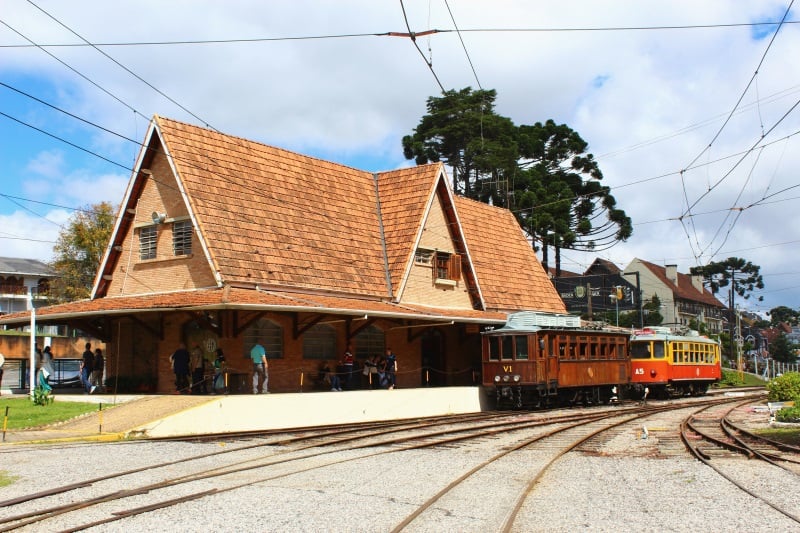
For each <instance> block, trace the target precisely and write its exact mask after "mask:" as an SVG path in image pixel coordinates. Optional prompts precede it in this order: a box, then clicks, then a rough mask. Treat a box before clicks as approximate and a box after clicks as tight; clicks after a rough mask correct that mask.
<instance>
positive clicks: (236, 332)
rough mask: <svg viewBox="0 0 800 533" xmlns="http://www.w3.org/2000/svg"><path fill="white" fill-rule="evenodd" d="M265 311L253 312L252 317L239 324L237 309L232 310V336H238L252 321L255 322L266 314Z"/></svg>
mask: <svg viewBox="0 0 800 533" xmlns="http://www.w3.org/2000/svg"><path fill="white" fill-rule="evenodd" d="M266 314H267V313H266V311H259V312H257V313H255V314H254V315H253V316H252V317H250V318H248V319H247V320H245V321H244V322H243V323H242V324H239V311H238V310H237V311H234V315H233V336H234V337H238V336H239V335H241V334H242V332H243V331H244V330H246V329H247V328H249V327H250V326H251V325H252V324H253V322H256V321H258V320H260V319H261V318H263V317H264V316H266Z"/></svg>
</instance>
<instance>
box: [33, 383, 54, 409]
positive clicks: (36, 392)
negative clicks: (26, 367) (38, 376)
mask: <svg viewBox="0 0 800 533" xmlns="http://www.w3.org/2000/svg"><path fill="white" fill-rule="evenodd" d="M51 403H53V396H52V394H50V389H45V388H44V387H36V388H35V389H33V405H42V406H44V405H50V404H51Z"/></svg>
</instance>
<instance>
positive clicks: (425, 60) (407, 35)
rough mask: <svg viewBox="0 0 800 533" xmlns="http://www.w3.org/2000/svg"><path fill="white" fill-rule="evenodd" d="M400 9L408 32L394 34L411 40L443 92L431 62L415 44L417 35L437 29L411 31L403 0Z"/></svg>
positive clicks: (442, 86)
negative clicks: (418, 31)
mask: <svg viewBox="0 0 800 533" xmlns="http://www.w3.org/2000/svg"><path fill="white" fill-rule="evenodd" d="M400 9H402V10H403V19H404V20H405V21H406V28H408V34H395V35H394V36H397V37H408V38H409V39H411V42H412V43H414V48H416V49H417V52H419V55H420V56H421V57H422V60H423V61H424V62H425V64H426V65H428V69H429V70H430V71H431V74H433V77H434V79H435V80H436V83H437V84H439V89H441V90H442V92H443V93H444V92H445V90H444V85H442V82H441V81H439V76H437V75H436V71H434V70H433V62H431V61H428V58H426V57H425V53H424V52H423V51H422V49H421V48H420V47H419V45H418V44H417V37H418V36H422V35H430V34H431V33H437V32H438V31H439V30H428V31H426V32H420V33H414V32H413V31H411V25H409V23H408V15H406V6H404V5H403V0H400Z"/></svg>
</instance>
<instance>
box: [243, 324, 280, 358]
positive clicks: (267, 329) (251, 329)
mask: <svg viewBox="0 0 800 533" xmlns="http://www.w3.org/2000/svg"><path fill="white" fill-rule="evenodd" d="M243 339H244V349H245V353H246V354H248V355H249V354H250V349H251V348H252V347H253V346H255V345H256V343H261V346H263V347H264V350H265V351H266V352H267V358H268V359H279V358H281V357H283V328H282V327H281V326H280V325H279V324H277V323H275V322H273V321H272V320H269V319H267V318H262V319H260V320H258V321H256V322H255V323H253V324H251V325H250V326H248V328H247V329H246V330H244V335H243Z"/></svg>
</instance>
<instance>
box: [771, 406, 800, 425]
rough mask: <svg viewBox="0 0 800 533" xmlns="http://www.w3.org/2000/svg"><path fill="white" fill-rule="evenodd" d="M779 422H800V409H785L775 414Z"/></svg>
mask: <svg viewBox="0 0 800 533" xmlns="http://www.w3.org/2000/svg"><path fill="white" fill-rule="evenodd" d="M775 420H777V421H778V422H800V407H784V408H783V409H781V410H780V411H778V412H777V413H776V414H775Z"/></svg>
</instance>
